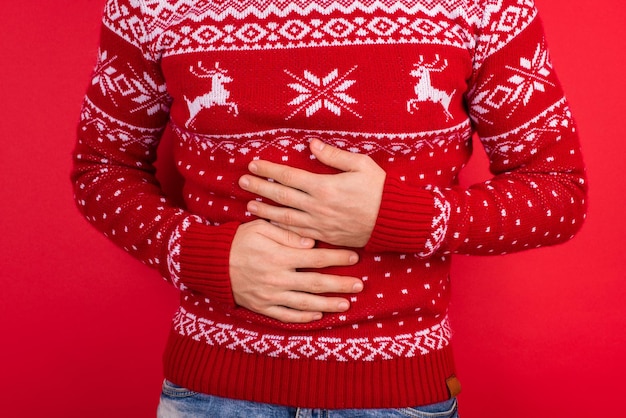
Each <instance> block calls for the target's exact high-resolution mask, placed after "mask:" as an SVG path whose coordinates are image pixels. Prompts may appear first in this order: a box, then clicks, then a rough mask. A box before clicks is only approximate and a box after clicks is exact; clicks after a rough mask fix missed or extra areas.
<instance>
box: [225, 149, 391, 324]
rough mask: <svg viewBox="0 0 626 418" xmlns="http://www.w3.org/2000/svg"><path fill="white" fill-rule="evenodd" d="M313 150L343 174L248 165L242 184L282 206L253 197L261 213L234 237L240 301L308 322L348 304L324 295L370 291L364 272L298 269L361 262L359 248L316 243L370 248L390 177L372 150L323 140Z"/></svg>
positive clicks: (253, 208) (234, 277) (233, 272)
mask: <svg viewBox="0 0 626 418" xmlns="http://www.w3.org/2000/svg"><path fill="white" fill-rule="evenodd" d="M310 149H311V152H312V153H313V155H314V156H315V158H316V159H317V160H319V161H320V162H321V163H322V164H325V165H327V166H329V167H333V168H335V169H337V170H339V172H338V173H336V174H316V173H312V172H309V171H306V170H302V169H298V168H295V167H290V166H288V165H283V164H276V163H272V162H269V161H264V160H258V161H252V162H251V163H250V164H249V166H248V169H249V170H250V173H251V174H246V175H243V176H242V177H241V178H240V179H239V186H240V187H241V188H242V189H244V190H246V191H248V192H251V193H253V194H255V195H258V196H260V197H263V198H264V199H265V200H270V201H272V202H274V203H276V205H272V204H269V203H266V202H265V201H264V202H261V201H258V200H252V201H250V202H248V205H247V209H248V211H249V212H250V213H252V214H253V215H256V216H257V217H259V218H261V219H257V220H255V221H252V222H248V223H245V224H242V225H241V226H240V227H239V228H238V229H237V232H236V234H235V237H234V239H233V243H232V247H231V253H230V276H231V284H232V289H233V295H234V298H235V302H236V303H237V304H238V305H239V306H243V307H245V308H248V309H250V310H252V311H254V312H257V313H260V314H263V315H266V316H269V317H271V318H274V319H277V320H279V321H282V322H291V323H307V322H311V321H316V320H319V319H321V318H322V316H323V314H324V313H330V312H343V311H346V310H347V309H349V307H350V302H349V300H348V299H346V298H342V297H331V296H322V295H321V294H323V293H345V294H350V293H358V292H360V291H361V290H362V289H363V283H362V282H361V280H360V279H359V278H357V277H348V276H338V275H332V274H324V273H319V272H315V271H304V272H303V271H299V270H300V269H313V270H315V269H320V268H324V267H331V266H350V265H354V264H356V263H357V262H358V254H357V253H356V252H354V251H351V250H348V249H328V248H315V241H323V242H326V243H328V244H332V245H336V246H340V247H352V248H361V247H364V246H365V245H366V244H367V242H368V241H369V238H370V236H371V234H372V231H373V229H374V225H375V223H376V218H377V216H378V210H379V208H380V202H381V198H382V191H383V185H384V182H385V171H384V170H383V169H382V168H381V167H380V166H378V164H376V163H375V162H374V160H372V159H371V158H370V157H369V156H366V155H362V154H355V153H351V152H348V151H344V150H341V149H339V148H336V147H333V146H331V145H328V144H325V143H323V142H322V141H320V140H317V139H314V140H312V141H311V143H310ZM269 179H271V181H270V180H269Z"/></svg>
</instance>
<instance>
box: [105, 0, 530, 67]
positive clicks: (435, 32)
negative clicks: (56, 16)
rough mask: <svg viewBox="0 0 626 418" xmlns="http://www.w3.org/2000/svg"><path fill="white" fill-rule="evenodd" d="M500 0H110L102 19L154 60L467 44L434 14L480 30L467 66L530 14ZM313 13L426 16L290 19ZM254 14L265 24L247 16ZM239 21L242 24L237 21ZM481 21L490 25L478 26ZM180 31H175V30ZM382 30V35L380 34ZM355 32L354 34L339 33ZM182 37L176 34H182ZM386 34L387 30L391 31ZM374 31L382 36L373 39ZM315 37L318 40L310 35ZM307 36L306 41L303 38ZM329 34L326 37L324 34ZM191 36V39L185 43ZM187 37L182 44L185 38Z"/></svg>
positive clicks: (469, 43) (522, 5) (525, 2)
mask: <svg viewBox="0 0 626 418" xmlns="http://www.w3.org/2000/svg"><path fill="white" fill-rule="evenodd" d="M502 3H503V0H485V1H482V2H480V1H470V0H448V1H438V0H411V1H409V0H405V1H399V0H361V1H349V0H343V1H338V0H316V1H309V0H291V1H286V2H272V1H251V0H225V1H221V2H214V1H209V0H178V1H169V2H164V1H159V0H145V1H141V0H135V1H134V2H133V3H132V7H133V9H132V10H130V9H129V8H128V7H126V6H121V5H119V4H118V2H117V1H110V2H109V3H108V4H107V8H106V10H105V13H104V18H103V23H104V25H105V26H107V27H108V28H109V29H110V30H112V31H113V32H115V33H117V34H118V35H119V36H120V37H122V38H124V39H125V40H127V41H128V42H130V43H132V44H134V45H136V46H137V47H138V48H140V49H141V50H142V51H143V53H144V55H145V56H146V58H148V59H153V60H156V59H158V58H159V57H161V56H163V55H171V54H176V53H186V52H191V51H201V50H237V49H242V50H249V49H260V48H272V47H275V48H293V47H306V46H316V45H359V44H372V43H393V42H398V43H409V42H410V43H413V42H415V43H417V42H439V43H443V44H449V45H458V44H459V41H460V40H461V42H460V44H462V45H464V47H466V48H470V49H473V47H474V45H475V44H476V40H475V39H473V38H472V37H468V36H467V34H466V33H465V31H463V30H459V29H458V28H456V29H455V28H452V27H445V26H444V25H442V23H441V22H442V21H440V20H438V19H437V16H442V17H443V18H444V19H452V20H454V19H461V20H463V21H465V25H466V27H467V28H477V29H480V30H481V33H480V35H479V37H478V38H479V39H478V44H477V45H478V48H477V50H476V51H475V54H476V57H475V59H474V67H475V68H478V67H479V66H480V65H482V63H483V62H484V60H485V59H486V58H487V57H488V56H490V55H492V54H493V53H495V52H496V51H498V50H500V49H501V48H502V47H503V46H504V45H506V44H507V43H508V42H509V41H510V40H511V39H513V38H515V37H516V36H517V35H519V34H520V33H521V32H522V31H523V30H524V29H525V28H526V27H527V26H528V25H529V24H530V23H531V22H532V21H533V20H534V18H535V17H536V14H537V12H536V9H535V5H534V1H533V0H517V2H516V4H515V5H511V6H509V7H507V8H506V9H504V10H502V8H503V7H502ZM313 12H318V13H319V14H320V15H321V16H329V15H331V14H333V13H334V12H340V13H344V14H346V15H348V14H350V15H352V16H354V15H355V13H356V12H362V13H364V16H365V15H372V14H374V12H378V14H380V13H383V14H387V15H389V16H390V17H391V16H392V15H396V14H398V13H401V14H402V13H404V14H406V16H417V15H418V14H422V15H423V16H427V19H424V20H420V19H416V20H412V19H408V18H400V19H395V20H392V19H391V18H386V19H375V18H365V17H364V16H362V17H357V18H356V19H351V20H348V19H341V18H330V17H328V18H327V19H328V20H327V21H323V20H321V19H319V18H318V20H316V19H304V18H296V17H295V16H302V17H305V16H308V15H311V13H313ZM290 14H291V15H293V16H294V19H293V20H288V21H287V22H285V23H283V24H278V23H276V22H271V21H270V20H269V19H268V18H270V17H271V16H276V17H283V18H284V17H287V16H289V15H290ZM230 17H232V18H234V19H237V20H241V21H242V23H241V24H240V25H232V24H228V25H225V24H222V25H211V24H207V25H204V26H201V27H200V28H196V29H195V30H194V34H193V35H192V36H189V33H185V31H188V30H191V29H190V27H189V26H187V25H181V27H180V28H178V29H172V28H173V27H174V26H176V25H177V24H178V23H181V22H182V21H184V20H185V19H189V20H191V21H192V22H201V21H207V22H211V21H213V22H221V21H223V20H224V19H226V18H230ZM255 19H260V20H262V21H265V23H264V24H263V23H261V22H260V21H259V22H255ZM244 20H245V22H243V21H244ZM487 22H495V23H492V25H491V27H483V26H484V25H485V24H486V23H487ZM177 30H178V31H181V32H180V33H177V32H176V31H177ZM381 33H382V35H381ZM348 34H350V35H357V36H356V38H354V36H351V37H350V39H347V35H348ZM183 35H184V36H183ZM392 35H393V36H392ZM381 36H382V37H381ZM316 37H322V38H324V39H321V40H317V39H316ZM304 38H307V39H308V40H304ZM327 38H328V39H332V41H329V40H328V39H327ZM194 40H195V44H192V43H193V42H194ZM186 43H187V44H186Z"/></svg>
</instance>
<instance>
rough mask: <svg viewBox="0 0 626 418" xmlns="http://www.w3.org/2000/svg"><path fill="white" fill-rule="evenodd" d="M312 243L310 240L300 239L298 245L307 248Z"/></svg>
mask: <svg viewBox="0 0 626 418" xmlns="http://www.w3.org/2000/svg"><path fill="white" fill-rule="evenodd" d="M312 243H313V240H312V239H311V238H304V237H302V238H300V244H302V246H303V247H308V246H310V245H311V244H312Z"/></svg>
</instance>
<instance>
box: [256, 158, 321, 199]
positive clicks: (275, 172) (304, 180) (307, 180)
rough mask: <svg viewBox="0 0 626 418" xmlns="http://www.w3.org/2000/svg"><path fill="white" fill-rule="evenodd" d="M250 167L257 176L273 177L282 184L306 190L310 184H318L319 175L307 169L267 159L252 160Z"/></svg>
mask: <svg viewBox="0 0 626 418" xmlns="http://www.w3.org/2000/svg"><path fill="white" fill-rule="evenodd" d="M248 169H249V170H250V172H251V173H253V174H255V175H257V176H261V177H266V178H268V179H273V180H275V181H276V182H278V183H280V184H284V185H285V186H289V187H291V188H294V189H299V190H303V191H305V192H306V191H307V190H308V188H309V187H310V185H314V184H316V182H317V180H316V178H317V177H318V176H319V175H318V174H315V173H311V172H309V171H306V170H302V169H299V168H295V167H290V166H288V165H283V164H276V163H272V162H270V161H265V160H256V161H252V162H250V164H248Z"/></svg>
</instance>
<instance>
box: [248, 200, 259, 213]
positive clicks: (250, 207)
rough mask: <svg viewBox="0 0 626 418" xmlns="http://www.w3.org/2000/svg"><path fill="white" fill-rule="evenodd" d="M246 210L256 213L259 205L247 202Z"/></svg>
mask: <svg viewBox="0 0 626 418" xmlns="http://www.w3.org/2000/svg"><path fill="white" fill-rule="evenodd" d="M248 210H249V211H250V212H252V213H256V212H257V211H258V210H259V206H258V205H257V204H256V203H254V202H250V203H248Z"/></svg>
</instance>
